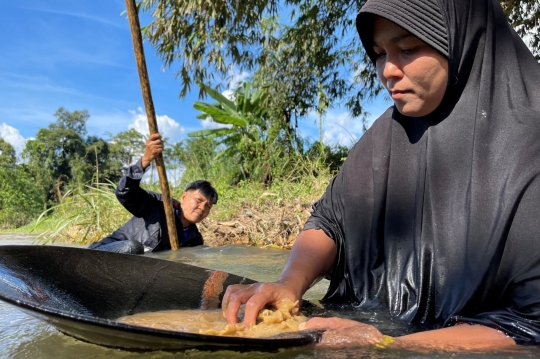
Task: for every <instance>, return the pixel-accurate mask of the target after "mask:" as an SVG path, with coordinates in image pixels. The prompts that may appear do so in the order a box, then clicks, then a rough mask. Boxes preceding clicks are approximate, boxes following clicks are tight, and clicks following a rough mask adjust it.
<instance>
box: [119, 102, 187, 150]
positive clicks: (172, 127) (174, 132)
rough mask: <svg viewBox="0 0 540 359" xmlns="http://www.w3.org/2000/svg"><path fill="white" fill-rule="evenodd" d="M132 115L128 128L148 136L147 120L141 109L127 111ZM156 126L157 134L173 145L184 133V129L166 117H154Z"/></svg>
mask: <svg viewBox="0 0 540 359" xmlns="http://www.w3.org/2000/svg"><path fill="white" fill-rule="evenodd" d="M129 112H130V113H131V115H132V123H130V124H129V125H128V128H130V129H131V128H134V129H135V130H137V131H139V132H140V133H142V134H144V135H149V134H150V131H149V129H148V119H147V117H146V113H145V112H143V109H142V108H141V107H139V108H138V109H137V111H129ZM156 120H157V125H158V130H159V133H160V134H161V135H162V136H163V137H164V138H167V139H168V143H170V144H173V143H176V142H178V141H180V140H181V139H182V136H183V135H184V133H185V132H186V130H185V129H184V127H182V126H180V124H179V123H178V122H176V121H175V120H174V119H172V118H170V117H169V116H167V115H161V116H159V115H156Z"/></svg>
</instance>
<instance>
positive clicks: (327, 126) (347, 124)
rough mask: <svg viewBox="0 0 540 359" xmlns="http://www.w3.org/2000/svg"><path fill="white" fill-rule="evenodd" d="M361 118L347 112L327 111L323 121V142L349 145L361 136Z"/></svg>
mask: <svg viewBox="0 0 540 359" xmlns="http://www.w3.org/2000/svg"><path fill="white" fill-rule="evenodd" d="M362 132H363V131H362V120H361V119H359V118H352V117H351V115H350V114H349V113H348V112H342V113H329V114H327V115H326V116H325V119H324V122H323V142H324V143H326V144H328V145H338V144H339V145H343V146H347V147H350V146H352V145H353V144H354V143H355V142H356V141H358V139H359V138H360V137H361V136H362Z"/></svg>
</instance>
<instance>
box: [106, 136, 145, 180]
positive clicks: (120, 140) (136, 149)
mask: <svg viewBox="0 0 540 359" xmlns="http://www.w3.org/2000/svg"><path fill="white" fill-rule="evenodd" d="M111 137H112V139H111V140H110V142H109V147H110V153H111V155H110V159H111V161H117V162H118V163H119V164H120V166H121V168H122V170H125V169H127V168H128V167H129V166H130V165H131V164H133V163H134V162H135V159H136V158H138V157H140V156H142V154H143V153H144V147H145V137H144V135H143V134H142V133H140V132H138V131H137V130H136V129H134V128H131V129H129V130H128V131H122V132H118V133H117V134H116V135H115V136H112V135H111Z"/></svg>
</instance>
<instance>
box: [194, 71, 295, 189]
mask: <svg viewBox="0 0 540 359" xmlns="http://www.w3.org/2000/svg"><path fill="white" fill-rule="evenodd" d="M200 86H201V88H202V89H203V90H204V91H205V92H206V93H207V94H208V95H209V96H210V97H212V98H213V99H214V100H216V101H217V102H216V103H206V102H201V101H197V102H195V104H194V105H193V107H195V108H196V109H197V110H199V111H201V114H199V115H198V116H197V118H199V119H201V120H204V119H208V118H209V119H211V120H212V121H213V122H216V123H219V124H222V125H225V126H226V127H225V126H224V127H221V128H213V129H205V130H200V131H195V132H191V133H189V134H188V136H190V137H206V138H215V139H216V140H217V141H218V142H217V145H218V146H222V150H221V151H220V152H219V153H218V155H217V156H218V158H228V159H232V160H233V162H234V163H235V166H236V168H238V171H237V172H236V173H235V174H234V179H233V182H238V181H239V180H247V179H252V180H255V181H259V182H264V183H268V182H269V181H271V180H272V171H274V170H275V169H274V168H280V167H281V168H282V166H274V165H275V164H276V161H283V160H284V157H287V154H288V153H289V152H290V151H293V152H294V148H292V147H291V145H290V143H291V141H290V138H289V133H288V131H285V130H284V127H283V125H282V124H281V123H280V122H279V121H276V120H272V118H271V117H270V114H269V111H268V108H267V107H266V102H267V100H268V96H269V91H268V88H266V87H262V88H259V89H257V88H255V87H253V85H252V83H250V82H245V83H243V84H242V85H241V86H239V87H238V88H237V89H236V90H235V92H234V94H233V98H232V99H228V98H226V97H225V96H224V95H222V94H221V93H219V91H217V90H216V89H212V88H210V87H209V86H206V85H203V84H201V85H200Z"/></svg>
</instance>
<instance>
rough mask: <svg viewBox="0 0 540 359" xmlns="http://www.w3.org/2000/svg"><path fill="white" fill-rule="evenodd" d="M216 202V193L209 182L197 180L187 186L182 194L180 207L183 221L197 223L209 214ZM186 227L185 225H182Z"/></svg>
mask: <svg viewBox="0 0 540 359" xmlns="http://www.w3.org/2000/svg"><path fill="white" fill-rule="evenodd" d="M217 201H218V194H217V191H216V190H215V189H214V187H212V185H211V184H210V182H208V181H202V180H197V181H194V182H191V183H190V184H188V185H187V187H186V189H185V191H184V193H182V197H181V201H180V206H181V208H182V213H183V216H184V220H185V221H187V222H189V223H199V222H200V221H202V220H203V219H205V218H206V217H207V216H208V214H209V213H210V209H212V206H213V205H214V204H216V203H217ZM183 224H184V225H186V223H183Z"/></svg>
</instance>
